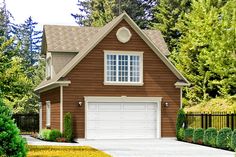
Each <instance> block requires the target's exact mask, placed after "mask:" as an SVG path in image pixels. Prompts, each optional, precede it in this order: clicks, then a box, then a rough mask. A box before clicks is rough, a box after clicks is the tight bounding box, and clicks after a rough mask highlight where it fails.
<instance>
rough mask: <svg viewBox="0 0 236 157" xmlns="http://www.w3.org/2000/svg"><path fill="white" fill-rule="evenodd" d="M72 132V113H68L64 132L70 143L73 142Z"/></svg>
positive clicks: (65, 118)
mask: <svg viewBox="0 0 236 157" xmlns="http://www.w3.org/2000/svg"><path fill="white" fill-rule="evenodd" d="M72 130H73V128H72V116H71V113H70V112H68V113H66V115H65V117H64V132H63V136H64V137H65V138H66V140H67V141H68V142H70V141H72V135H73V132H72Z"/></svg>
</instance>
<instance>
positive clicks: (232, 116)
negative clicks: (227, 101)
mask: <svg viewBox="0 0 236 157" xmlns="http://www.w3.org/2000/svg"><path fill="white" fill-rule="evenodd" d="M231 129H232V130H234V113H232V114H231Z"/></svg>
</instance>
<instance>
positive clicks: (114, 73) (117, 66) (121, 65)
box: [104, 51, 143, 85]
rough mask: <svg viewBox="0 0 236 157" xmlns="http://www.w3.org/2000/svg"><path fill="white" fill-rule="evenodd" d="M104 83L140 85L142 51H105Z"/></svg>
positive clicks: (141, 79)
mask: <svg viewBox="0 0 236 157" xmlns="http://www.w3.org/2000/svg"><path fill="white" fill-rule="evenodd" d="M104 58H105V62H104V63H105V64H104V66H105V67H104V69H105V71H104V74H105V76H104V77H105V78H104V79H105V84H107V85H110V84H115V85H116V84H117V85H142V84H143V53H142V52H126V51H124V52H114V51H113V52H112V51H111V52H110V51H105V56H104Z"/></svg>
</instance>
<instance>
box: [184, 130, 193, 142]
mask: <svg viewBox="0 0 236 157" xmlns="http://www.w3.org/2000/svg"><path fill="white" fill-rule="evenodd" d="M193 132H194V129H193V128H187V129H185V130H184V140H185V141H187V142H193Z"/></svg>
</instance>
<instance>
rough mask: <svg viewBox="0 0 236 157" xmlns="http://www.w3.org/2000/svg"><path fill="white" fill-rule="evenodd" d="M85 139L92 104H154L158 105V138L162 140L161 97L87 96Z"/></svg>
mask: <svg viewBox="0 0 236 157" xmlns="http://www.w3.org/2000/svg"><path fill="white" fill-rule="evenodd" d="M84 99H85V139H87V137H88V134H87V132H88V129H87V119H88V115H87V114H88V104H89V103H92V102H121V103H122V102H154V103H156V104H157V110H156V114H157V115H156V118H157V119H156V138H161V100H162V98H161V97H127V96H121V97H99V96H85V97H84Z"/></svg>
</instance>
